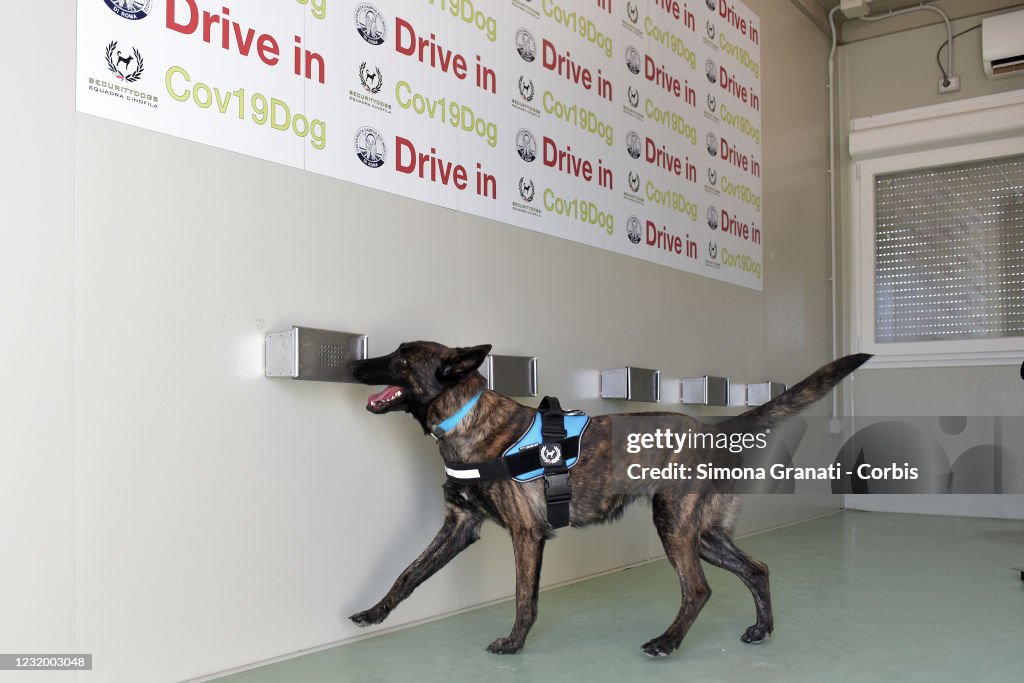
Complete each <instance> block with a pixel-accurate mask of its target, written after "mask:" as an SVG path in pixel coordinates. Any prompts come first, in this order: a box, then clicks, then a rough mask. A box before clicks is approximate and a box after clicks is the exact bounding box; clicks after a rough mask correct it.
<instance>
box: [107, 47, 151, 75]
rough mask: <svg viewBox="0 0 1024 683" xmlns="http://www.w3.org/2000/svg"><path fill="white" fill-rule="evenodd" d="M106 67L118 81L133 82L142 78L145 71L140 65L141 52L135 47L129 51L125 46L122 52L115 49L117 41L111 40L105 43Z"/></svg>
mask: <svg viewBox="0 0 1024 683" xmlns="http://www.w3.org/2000/svg"><path fill="white" fill-rule="evenodd" d="M107 68H108V69H109V70H110V73H112V74H114V77H115V78H117V80H119V81H125V82H126V83H135V82H136V81H138V80H140V79H141V78H142V72H143V71H145V69H144V68H143V65H142V53H141V52H139V51H138V49H136V48H134V47H133V48H132V49H131V51H130V52H129V51H128V49H127V48H126V49H125V50H124V52H123V53H122V51H121V50H118V49H117V41H116V40H112V41H110V43H109V44H108V45H107Z"/></svg>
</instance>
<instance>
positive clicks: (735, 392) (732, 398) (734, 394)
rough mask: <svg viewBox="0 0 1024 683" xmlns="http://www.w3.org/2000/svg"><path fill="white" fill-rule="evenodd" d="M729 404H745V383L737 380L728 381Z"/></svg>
mask: <svg viewBox="0 0 1024 683" xmlns="http://www.w3.org/2000/svg"><path fill="white" fill-rule="evenodd" d="M729 405H730V406H745V405H747V385H746V384H739V383H737V382H732V381H730V382H729Z"/></svg>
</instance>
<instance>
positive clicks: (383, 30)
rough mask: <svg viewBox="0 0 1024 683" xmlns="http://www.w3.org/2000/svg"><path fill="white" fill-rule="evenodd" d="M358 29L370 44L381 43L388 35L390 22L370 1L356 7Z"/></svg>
mask: <svg viewBox="0 0 1024 683" xmlns="http://www.w3.org/2000/svg"><path fill="white" fill-rule="evenodd" d="M355 21H356V31H357V32H358V33H359V35H360V36H361V37H362V39H363V40H365V41H366V42H368V43H369V44H370V45H380V44H381V43H383V42H384V40H385V39H386V38H387V37H388V24H387V21H385V19H384V16H383V15H382V14H381V13H380V10H379V9H377V8H376V7H374V6H373V5H371V4H370V3H368V2H362V3H360V4H359V5H358V6H357V7H356V13H355Z"/></svg>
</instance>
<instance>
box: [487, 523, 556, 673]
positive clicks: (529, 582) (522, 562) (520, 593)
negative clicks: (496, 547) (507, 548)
mask: <svg viewBox="0 0 1024 683" xmlns="http://www.w3.org/2000/svg"><path fill="white" fill-rule="evenodd" d="M512 548H513V550H515V555H516V620H515V623H514V624H513V625H512V633H510V634H509V635H508V637H507V638H498V639H497V640H495V641H494V642H493V643H491V644H490V645H488V646H487V651H488V652H493V653H494V654H496V655H514V654H516V653H517V652H519V651H520V650H522V649H523V643H525V642H526V634H527V633H529V632H530V627H531V626H533V622H534V621H536V620H537V591H538V590H539V589H540V565H541V560H542V558H543V555H544V535H543V534H542V533H541V532H539V531H535V530H532V529H513V530H512Z"/></svg>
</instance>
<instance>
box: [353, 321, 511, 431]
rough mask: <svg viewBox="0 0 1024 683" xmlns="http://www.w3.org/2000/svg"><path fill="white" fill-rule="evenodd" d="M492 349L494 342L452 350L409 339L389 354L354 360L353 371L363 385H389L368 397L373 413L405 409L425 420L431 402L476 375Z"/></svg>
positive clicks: (367, 406)
mask: <svg viewBox="0 0 1024 683" xmlns="http://www.w3.org/2000/svg"><path fill="white" fill-rule="evenodd" d="M490 352H491V346H490V344H483V345H481V346H470V347H464V348H455V349H452V348H449V347H447V346H444V345H442V344H436V343H434V342H422V341H419V342H407V343H405V344H402V345H400V346H399V347H398V348H397V349H395V350H394V351H393V352H392V353H389V354H388V355H386V356H378V357H377V358H367V359H366V360H357V361H355V362H353V363H352V374H353V376H354V377H355V378H356V379H357V380H359V381H360V382H362V383H363V384H384V385H386V386H387V388H386V389H384V391H380V392H378V393H376V394H373V395H372V396H370V398H369V399H367V401H366V409H367V410H369V411H370V412H371V413H376V414H381V413H387V412H391V411H392V410H404V411H405V412H407V413H412V414H413V415H414V416H415V417H416V418H417V419H419V420H420V421H421V422H422V421H423V420H424V419H425V416H426V414H427V410H428V408H429V407H430V404H431V403H433V402H434V401H435V400H436V399H437V398H438V397H439V396H441V394H443V393H444V392H445V391H447V390H449V389H451V388H452V387H454V386H456V385H458V384H461V383H462V382H465V381H466V380H467V379H468V378H470V377H472V376H473V375H474V374H475V373H476V370H477V368H479V367H480V364H481V363H483V362H484V359H485V358H487V354H488V353H490Z"/></svg>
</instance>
